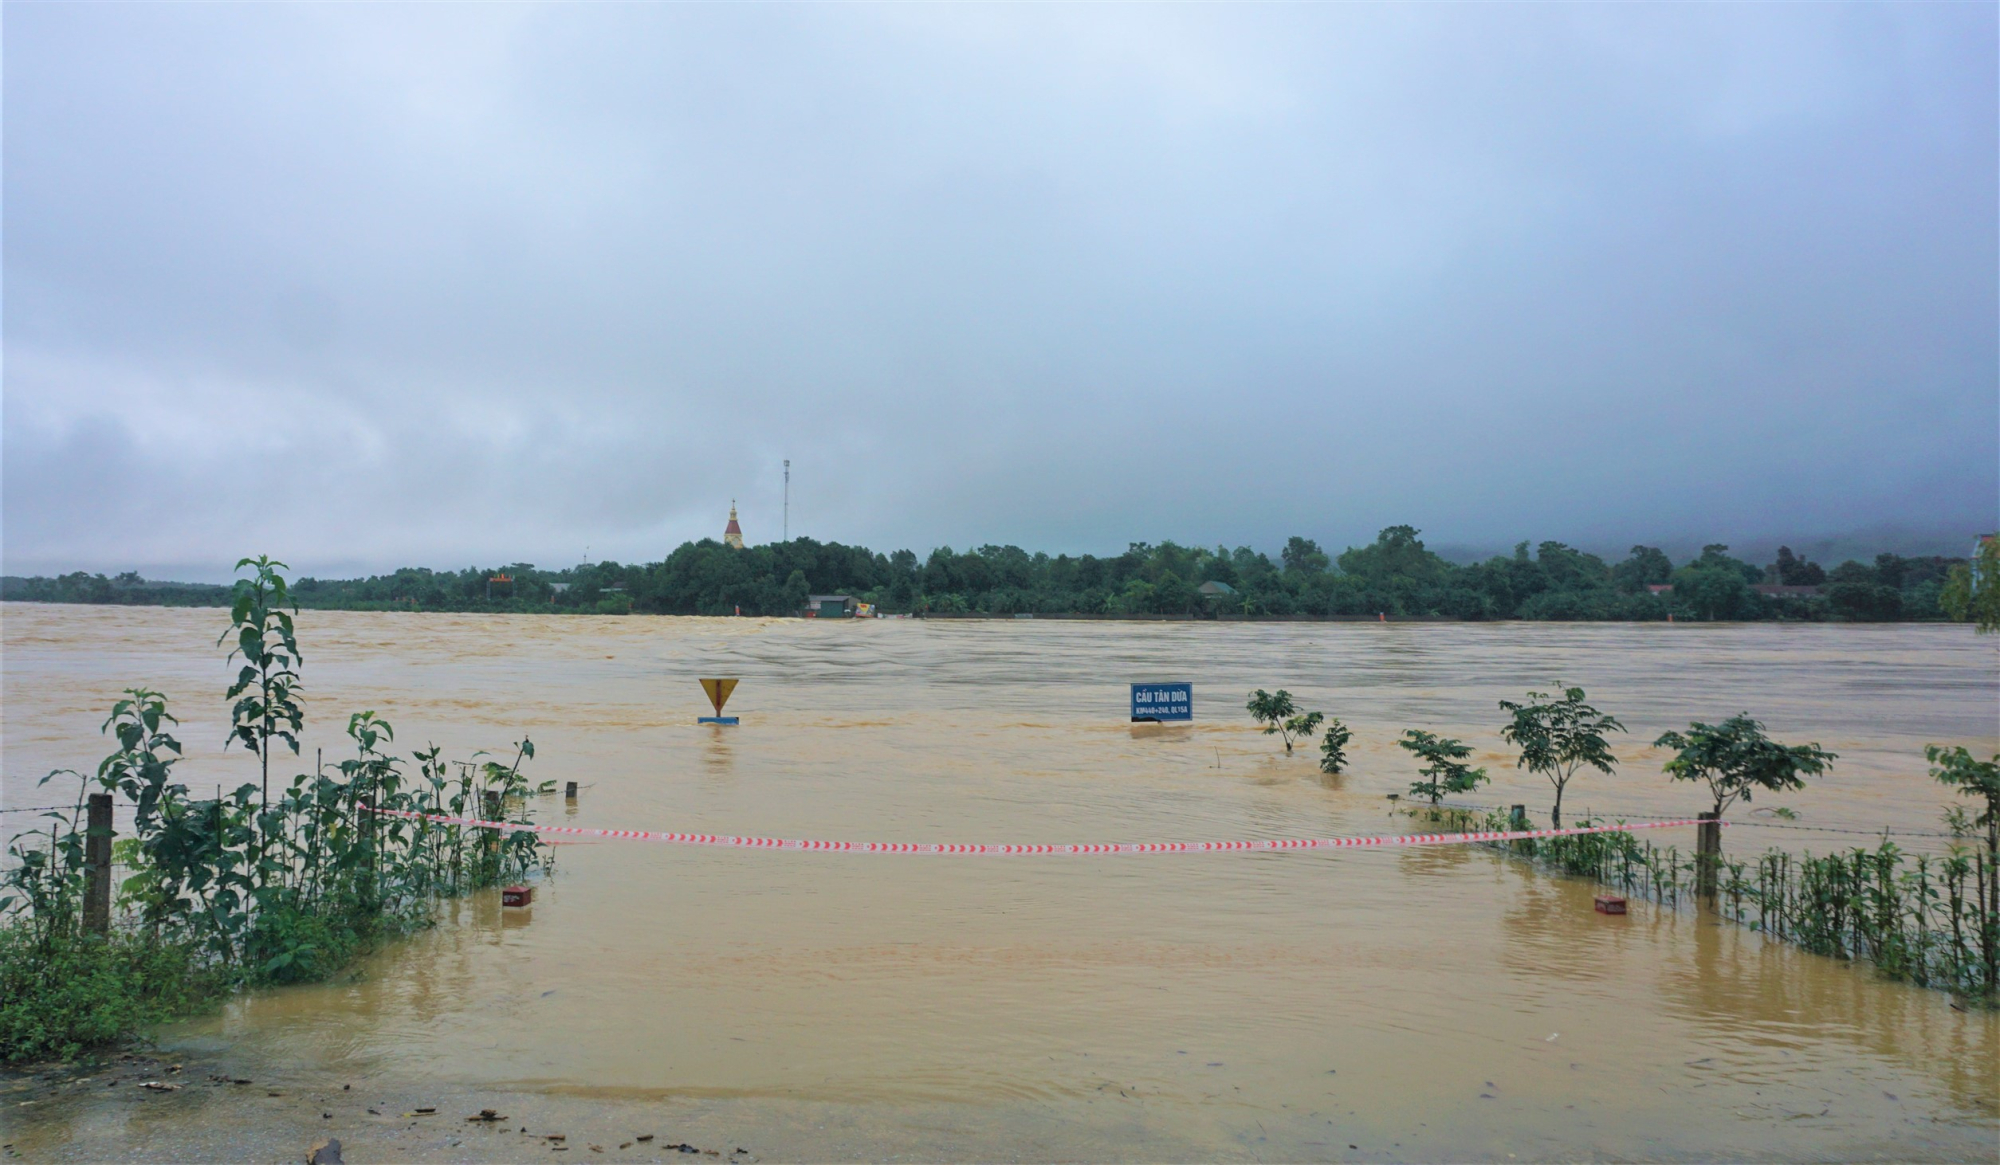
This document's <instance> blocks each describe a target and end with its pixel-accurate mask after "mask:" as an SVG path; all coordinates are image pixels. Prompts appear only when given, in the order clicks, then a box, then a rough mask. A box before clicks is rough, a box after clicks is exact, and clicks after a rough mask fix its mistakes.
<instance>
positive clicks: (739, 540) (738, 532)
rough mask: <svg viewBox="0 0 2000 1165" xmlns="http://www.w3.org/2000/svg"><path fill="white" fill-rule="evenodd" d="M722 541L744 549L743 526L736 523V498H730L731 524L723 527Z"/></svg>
mask: <svg viewBox="0 0 2000 1165" xmlns="http://www.w3.org/2000/svg"><path fill="white" fill-rule="evenodd" d="M722 541H723V543H724V544H725V545H728V546H733V547H735V548H736V549H738V550H741V549H743V527H741V526H739V525H737V524H736V499H735V498H731V499H729V524H728V525H727V526H724V527H723V528H722Z"/></svg>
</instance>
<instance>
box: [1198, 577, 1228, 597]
mask: <svg viewBox="0 0 2000 1165" xmlns="http://www.w3.org/2000/svg"><path fill="white" fill-rule="evenodd" d="M1195 593H1197V594H1201V595H1233V594H1235V593H1236V588H1235V587H1232V586H1230V585H1229V584H1228V583H1226V582H1215V581H1213V580H1211V581H1209V582H1205V583H1203V584H1201V585H1200V586H1198V587H1196V588H1195Z"/></svg>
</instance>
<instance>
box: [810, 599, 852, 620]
mask: <svg viewBox="0 0 2000 1165" xmlns="http://www.w3.org/2000/svg"><path fill="white" fill-rule="evenodd" d="M854 608H855V602H854V596H853V595H807V596H806V617H807V618H808V619H847V618H852V617H853V615H854Z"/></svg>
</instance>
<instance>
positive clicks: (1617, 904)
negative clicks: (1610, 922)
mask: <svg viewBox="0 0 2000 1165" xmlns="http://www.w3.org/2000/svg"><path fill="white" fill-rule="evenodd" d="M1597 912H1598V913H1599V914H1623V913H1625V900H1624V899H1623V898H1620V897H1619V896H1618V895H1616V894H1599V895H1598V896H1597Z"/></svg>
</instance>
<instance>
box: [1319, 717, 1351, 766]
mask: <svg viewBox="0 0 2000 1165" xmlns="http://www.w3.org/2000/svg"><path fill="white" fill-rule="evenodd" d="M1353 738H1354V733H1352V732H1350V731H1348V728H1347V725H1345V724H1342V723H1341V722H1340V720H1339V718H1338V717H1335V718H1334V719H1332V720H1329V721H1327V722H1326V734H1325V735H1324V736H1322V737H1320V742H1319V771H1320V772H1323V773H1338V772H1339V771H1340V769H1341V766H1343V765H1345V764H1346V763H1347V742H1348V741H1349V740H1352V739H1353Z"/></svg>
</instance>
